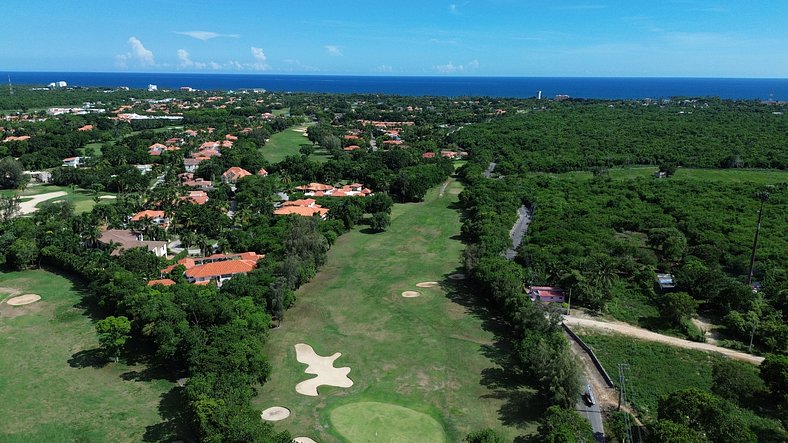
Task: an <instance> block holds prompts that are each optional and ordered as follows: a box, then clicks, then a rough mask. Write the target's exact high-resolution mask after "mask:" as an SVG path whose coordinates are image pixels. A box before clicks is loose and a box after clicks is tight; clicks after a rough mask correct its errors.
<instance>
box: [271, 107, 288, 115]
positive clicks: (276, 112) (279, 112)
mask: <svg viewBox="0 0 788 443" xmlns="http://www.w3.org/2000/svg"><path fill="white" fill-rule="evenodd" d="M271 114H274V115H275V116H276V117H286V116H288V115H290V108H282V109H274V110H273V111H271Z"/></svg>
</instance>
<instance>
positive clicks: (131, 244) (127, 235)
mask: <svg viewBox="0 0 788 443" xmlns="http://www.w3.org/2000/svg"><path fill="white" fill-rule="evenodd" d="M98 241H99V243H101V244H103V245H105V246H109V245H111V244H114V245H118V246H119V247H118V248H114V249H113V250H112V252H111V253H110V255H120V254H121V252H123V251H124V250H126V249H132V248H147V249H148V251H150V252H152V253H154V254H155V255H156V256H157V257H164V256H166V255H167V242H163V241H146V240H143V238H142V234H139V233H137V232H134V231H131V230H129V229H106V230H103V231H102V232H101V237H99V239H98Z"/></svg>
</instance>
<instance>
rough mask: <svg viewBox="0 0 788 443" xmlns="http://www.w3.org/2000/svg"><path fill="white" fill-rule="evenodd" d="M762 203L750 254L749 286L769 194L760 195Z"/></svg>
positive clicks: (762, 192) (764, 192)
mask: <svg viewBox="0 0 788 443" xmlns="http://www.w3.org/2000/svg"><path fill="white" fill-rule="evenodd" d="M758 199H759V200H760V201H761V208H760V209H758V225H757V226H756V228H755V240H753V242H752V254H750V272H749V273H748V274H747V284H748V285H752V274H753V268H754V267H755V249H756V248H757V247H758V235H759V234H760V233H761V220H763V204H764V202H766V200H768V199H769V193H768V192H766V191H761V192H759V193H758Z"/></svg>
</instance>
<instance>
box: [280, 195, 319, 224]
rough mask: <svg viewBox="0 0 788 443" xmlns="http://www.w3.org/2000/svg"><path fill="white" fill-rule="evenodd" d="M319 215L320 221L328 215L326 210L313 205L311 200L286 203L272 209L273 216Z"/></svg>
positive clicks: (313, 202)
mask: <svg viewBox="0 0 788 443" xmlns="http://www.w3.org/2000/svg"><path fill="white" fill-rule="evenodd" d="M315 214H317V215H319V216H320V218H321V219H323V220H325V219H326V217H327V215H328V208H324V207H322V206H320V205H319V204H317V203H315V200H314V199H312V198H307V199H301V200H293V201H286V202H284V203H282V206H281V207H279V208H277V209H274V215H300V216H302V217H312V216H313V215H315Z"/></svg>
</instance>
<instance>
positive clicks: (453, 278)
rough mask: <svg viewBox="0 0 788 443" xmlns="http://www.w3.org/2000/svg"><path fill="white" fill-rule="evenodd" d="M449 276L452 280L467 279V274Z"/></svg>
mask: <svg viewBox="0 0 788 443" xmlns="http://www.w3.org/2000/svg"><path fill="white" fill-rule="evenodd" d="M449 278H450V279H452V280H465V274H452V275H450V276H449Z"/></svg>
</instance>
